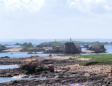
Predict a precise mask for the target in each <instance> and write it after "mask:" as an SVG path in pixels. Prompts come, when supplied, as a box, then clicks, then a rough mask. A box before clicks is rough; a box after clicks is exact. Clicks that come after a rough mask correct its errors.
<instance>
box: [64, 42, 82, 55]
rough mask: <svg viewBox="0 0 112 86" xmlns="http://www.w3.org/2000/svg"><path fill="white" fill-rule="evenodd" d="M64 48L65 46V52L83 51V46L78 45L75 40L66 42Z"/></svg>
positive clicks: (75, 52)
mask: <svg viewBox="0 0 112 86" xmlns="http://www.w3.org/2000/svg"><path fill="white" fill-rule="evenodd" d="M64 48H65V49H64V53H65V54H77V53H80V52H81V48H80V47H77V46H76V45H75V44H74V43H73V42H67V43H65V47H64Z"/></svg>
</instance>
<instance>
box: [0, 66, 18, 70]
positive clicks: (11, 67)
mask: <svg viewBox="0 0 112 86" xmlns="http://www.w3.org/2000/svg"><path fill="white" fill-rule="evenodd" d="M14 68H19V65H0V69H14Z"/></svg>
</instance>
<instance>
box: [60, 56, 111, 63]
mask: <svg viewBox="0 0 112 86" xmlns="http://www.w3.org/2000/svg"><path fill="white" fill-rule="evenodd" d="M60 56H72V57H78V58H90V61H84V62H81V63H80V64H81V65H93V64H108V65H112V54H95V55H78V54H77V55H75V54H67V55H60Z"/></svg>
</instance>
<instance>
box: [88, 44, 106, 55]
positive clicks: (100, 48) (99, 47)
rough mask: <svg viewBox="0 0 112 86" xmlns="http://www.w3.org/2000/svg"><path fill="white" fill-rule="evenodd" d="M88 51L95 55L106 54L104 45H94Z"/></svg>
mask: <svg viewBox="0 0 112 86" xmlns="http://www.w3.org/2000/svg"><path fill="white" fill-rule="evenodd" d="M88 50H92V51H94V52H95V53H104V52H105V51H106V49H105V47H104V45H102V44H95V45H92V46H91V47H90V48H88Z"/></svg>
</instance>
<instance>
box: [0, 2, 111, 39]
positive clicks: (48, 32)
mask: <svg viewBox="0 0 112 86" xmlns="http://www.w3.org/2000/svg"><path fill="white" fill-rule="evenodd" d="M70 37H71V38H73V39H112V0H0V39H5V40H7V39H67V38H70Z"/></svg>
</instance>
